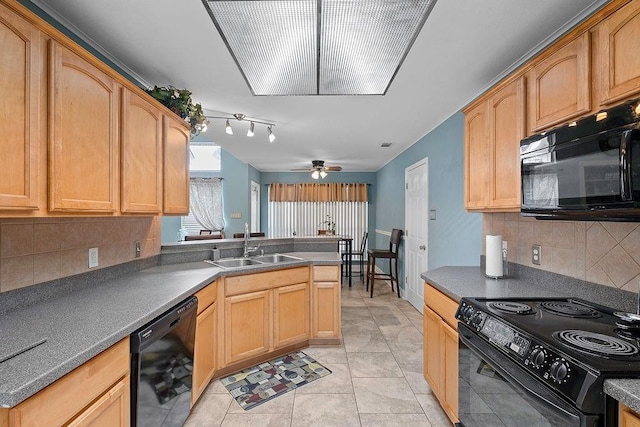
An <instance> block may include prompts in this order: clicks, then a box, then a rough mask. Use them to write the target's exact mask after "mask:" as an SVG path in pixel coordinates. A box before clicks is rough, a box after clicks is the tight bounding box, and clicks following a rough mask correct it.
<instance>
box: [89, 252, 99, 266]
mask: <svg viewBox="0 0 640 427" xmlns="http://www.w3.org/2000/svg"><path fill="white" fill-rule="evenodd" d="M97 266H98V248H91V249H89V268H96V267H97Z"/></svg>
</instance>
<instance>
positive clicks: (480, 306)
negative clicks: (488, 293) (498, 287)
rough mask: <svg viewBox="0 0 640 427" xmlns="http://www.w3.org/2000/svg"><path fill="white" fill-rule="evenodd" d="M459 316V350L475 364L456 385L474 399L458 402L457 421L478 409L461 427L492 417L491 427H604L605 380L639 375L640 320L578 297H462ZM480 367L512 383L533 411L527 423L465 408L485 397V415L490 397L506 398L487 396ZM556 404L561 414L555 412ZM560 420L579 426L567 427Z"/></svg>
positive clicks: (463, 362)
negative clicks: (521, 426)
mask: <svg viewBox="0 0 640 427" xmlns="http://www.w3.org/2000/svg"><path fill="white" fill-rule="evenodd" d="M456 317H457V319H458V320H459V325H458V330H459V335H460V340H461V348H464V349H465V350H464V351H466V349H471V350H473V352H475V353H476V356H472V357H476V359H473V360H477V361H479V362H478V363H477V364H478V365H479V366H478V367H477V368H476V369H475V371H474V370H473V369H469V368H468V367H467V366H466V365H465V366H462V365H461V368H464V369H461V371H463V370H464V372H466V373H465V374H464V375H465V376H466V378H462V377H461V379H460V388H461V389H462V392H461V395H464V393H466V390H467V389H468V388H469V387H471V388H472V390H471V391H470V393H471V395H472V397H469V396H464V399H461V402H462V403H461V405H460V406H461V407H460V412H461V417H460V418H461V421H462V420H463V418H465V417H466V416H467V415H466V413H465V411H468V412H474V411H476V413H474V414H473V416H471V417H468V419H467V422H466V423H464V421H463V425H465V426H466V425H474V423H475V424H477V425H482V423H478V420H479V419H485V418H486V417H489V418H491V417H493V416H495V420H494V419H492V418H491V419H492V420H493V421H492V422H494V421H495V423H496V425H501V424H499V423H498V422H497V421H500V422H502V425H518V424H519V423H522V422H527V423H533V425H537V424H536V422H538V421H541V420H544V422H545V423H547V424H541V425H559V426H560V425H577V426H604V425H606V424H608V422H607V421H605V419H606V417H607V416H606V415H605V412H606V411H605V397H604V392H603V390H602V386H603V382H604V379H605V378H631V377H640V317H638V318H636V317H635V316H634V315H633V314H628V313H617V312H616V311H615V310H613V309H610V308H608V307H603V306H600V305H597V304H593V303H590V302H587V301H584V300H580V299H577V298H559V299H548V298H544V299H531V298H528V299H518V298H516V299H485V298H463V299H462V301H461V302H460V305H459V307H458V312H457V313H456ZM496 350H497V351H496ZM460 357H461V358H462V361H461V362H460V363H461V364H466V363H468V359H467V358H468V357H469V356H468V355H467V354H466V353H464V352H463V351H462V350H461V353H460ZM472 364H475V362H472ZM483 364H486V365H487V366H493V367H495V370H494V371H495V374H496V377H499V378H500V380H503V381H506V382H511V383H513V384H514V387H515V388H514V390H516V389H517V390H516V391H517V393H518V394H519V395H521V396H522V397H523V400H524V402H525V403H523V405H524V404H526V405H529V406H531V407H532V408H533V409H532V410H530V411H529V412H531V414H529V415H527V416H531V419H528V418H526V417H525V418H522V419H517V417H515V415H514V414H513V412H514V411H513V410H512V411H511V413H509V414H506V413H505V414H500V410H496V411H492V414H490V415H487V414H489V412H490V411H489V410H488V409H484V413H483V414H484V415H482V416H481V414H480V413H477V410H475V409H472V408H471V407H472V406H473V405H467V400H469V399H473V398H476V397H482V396H485V397H486V399H485V400H486V401H487V402H489V403H486V402H484V401H483V402H482V404H481V405H480V406H482V405H484V404H485V403H486V405H485V406H486V407H487V408H489V409H490V407H491V405H492V404H491V399H493V400H496V399H497V397H496V396H498V394H500V396H502V397H501V399H503V400H504V398H505V396H506V394H502V393H504V390H498V391H496V393H494V394H493V395H490V393H489V392H488V391H487V390H490V387H491V385H487V384H485V383H484V381H486V378H481V379H478V378H480V374H481V373H482V370H483V369H484V370H485V374H486V367H485V366H484V365H483ZM480 365H482V366H480ZM476 374H477V375H476ZM461 375H462V374H461ZM485 376H486V375H485ZM474 383H475V387H476V388H478V390H477V391H474V390H473V387H474ZM479 385H480V386H479ZM499 388H500V387H498V389H499ZM545 396H547V397H545ZM480 400H482V399H480ZM498 400H499V399H498ZM463 401H464V402H463ZM541 402H542V403H541ZM476 406H478V405H476ZM496 406H497V405H496ZM559 406H566V408H564V409H562V410H560V411H558V410H557V409H558V407H559ZM482 407H483V408H484V406H482ZM516 412H517V411H516ZM483 416H485V418H483ZM474 417H475V418H474ZM510 417H511V418H513V417H515V418H514V420H512V419H511V418H510ZM536 417H538V418H539V419H537V418H536ZM564 417H569V418H572V417H573V418H575V420H578V421H576V423H575V424H570V423H568V421H567V420H568V419H569V418H567V419H565V418H564ZM489 418H486V419H489ZM553 420H555V421H553ZM505 421H506V422H505ZM510 423H511V424H510Z"/></svg>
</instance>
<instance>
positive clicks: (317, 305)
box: [311, 267, 341, 339]
mask: <svg viewBox="0 0 640 427" xmlns="http://www.w3.org/2000/svg"><path fill="white" fill-rule="evenodd" d="M315 268H316V267H314V269H315ZM336 269H337V267H336ZM340 291H341V289H340V283H339V282H316V283H314V284H313V296H312V303H311V304H312V312H313V331H312V336H313V337H314V338H334V339H340Z"/></svg>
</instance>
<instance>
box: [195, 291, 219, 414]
mask: <svg viewBox="0 0 640 427" xmlns="http://www.w3.org/2000/svg"><path fill="white" fill-rule="evenodd" d="M217 292H218V282H217V281H215V282H213V283H212V284H210V285H209V286H207V287H206V288H204V289H202V290H201V291H199V292H197V293H196V295H195V296H196V297H197V298H198V316H197V317H196V335H195V346H194V350H193V352H194V355H193V386H192V387H191V406H193V405H194V404H195V403H196V401H197V400H198V398H199V397H200V395H202V393H203V392H204V390H205V389H206V388H207V385H209V382H210V381H211V379H212V378H213V376H214V375H215V372H216V369H217V368H218V364H217V360H218V358H217V353H218V345H217V343H218V331H217V326H218V319H217V317H218V304H217V302H216V299H217Z"/></svg>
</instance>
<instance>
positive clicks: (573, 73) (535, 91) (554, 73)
mask: <svg viewBox="0 0 640 427" xmlns="http://www.w3.org/2000/svg"><path fill="white" fill-rule="evenodd" d="M590 58H591V52H590V39H589V32H586V33H585V34H583V35H582V36H580V37H579V38H577V39H575V40H573V41H572V42H570V43H568V44H567V45H566V46H564V47H563V48H561V49H559V50H558V51H557V52H555V53H554V54H553V55H551V56H549V57H548V58H546V59H544V60H543V61H541V62H539V63H538V64H536V65H535V66H534V67H533V68H532V69H531V74H530V78H529V81H528V85H529V91H528V95H529V100H528V101H529V119H530V128H531V133H535V132H538V131H540V130H543V129H545V128H548V127H550V126H552V125H555V124H558V123H562V122H565V121H567V120H569V119H572V118H574V117H577V116H580V115H583V114H586V113H588V112H590V111H591V102H590V92H591V85H590V81H591V77H590V70H591V63H590Z"/></svg>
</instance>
